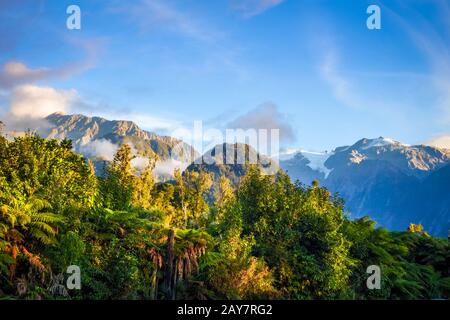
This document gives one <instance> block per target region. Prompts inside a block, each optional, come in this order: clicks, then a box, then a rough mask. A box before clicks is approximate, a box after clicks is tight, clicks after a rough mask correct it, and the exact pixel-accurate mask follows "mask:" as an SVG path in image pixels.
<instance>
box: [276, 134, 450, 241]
mask: <svg viewBox="0 0 450 320" xmlns="http://www.w3.org/2000/svg"><path fill="white" fill-rule="evenodd" d="M449 165H450V150H447V149H439V148H434V147H430V146H424V145H416V146H409V145H405V144H402V143H400V142H398V141H395V140H392V139H388V138H383V137H380V138H377V139H361V140H359V141H358V142H356V143H355V144H353V145H351V146H345V147H339V148H336V149H335V150H334V151H332V152H329V153H322V154H320V153H317V155H316V157H315V158H312V157H311V153H308V152H305V151H298V152H292V151H291V152H290V153H289V154H285V155H283V156H282V157H281V161H280V166H281V168H283V169H284V170H286V171H287V172H288V174H289V175H290V176H291V178H292V179H294V180H300V181H301V182H303V183H305V184H310V183H311V181H312V180H315V179H317V180H319V181H320V182H321V184H322V185H323V186H325V187H327V188H328V189H330V190H331V191H332V192H338V193H339V194H340V195H341V196H342V197H343V198H344V199H345V201H346V206H347V209H348V210H349V211H350V212H351V214H352V216H353V217H360V216H363V215H368V216H370V217H371V218H373V219H375V220H376V221H378V222H379V223H380V225H382V226H385V227H387V228H390V229H396V230H404V229H405V228H406V227H407V226H408V224H409V223H411V222H413V223H422V224H423V225H424V226H425V228H426V229H427V230H429V232H432V233H434V234H439V235H444V236H445V235H447V232H448V230H449V229H450V222H449V219H450V206H448V205H447V203H448V201H449V200H448V198H450V197H449V196H448V195H449V194H450V192H449V193H447V195H446V194H445V192H447V191H450V190H449V189H450V179H449V176H448V175H449V173H448V171H450V169H449V168H450V167H449Z"/></svg>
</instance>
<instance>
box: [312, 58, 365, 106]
mask: <svg viewBox="0 0 450 320" xmlns="http://www.w3.org/2000/svg"><path fill="white" fill-rule="evenodd" d="M319 68H320V73H321V75H322V77H323V79H324V80H325V81H326V82H327V83H328V85H329V86H330V88H331V90H332V91H333V95H334V97H335V98H336V99H337V100H338V101H340V102H341V103H343V104H344V105H346V106H348V107H351V108H355V109H358V108H361V106H362V101H360V100H361V99H360V98H359V97H358V96H357V95H356V94H355V93H354V92H355V90H354V88H353V87H352V84H351V81H350V80H349V79H348V78H347V77H345V76H344V75H343V74H342V73H341V72H340V70H339V69H338V56H337V54H336V53H335V52H334V51H333V50H328V52H327V54H326V55H325V57H324V58H323V61H322V63H321V65H320V67H319Z"/></svg>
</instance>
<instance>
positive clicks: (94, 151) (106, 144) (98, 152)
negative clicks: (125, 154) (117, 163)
mask: <svg viewBox="0 0 450 320" xmlns="http://www.w3.org/2000/svg"><path fill="white" fill-rule="evenodd" d="M117 149H119V146H118V145H117V144H114V143H112V142H111V141H109V140H106V139H99V140H94V141H90V142H89V143H87V144H85V145H83V146H81V147H80V148H79V150H78V152H79V153H81V154H83V155H84V156H86V157H88V158H99V159H101V160H106V161H112V160H113V159H114V155H115V154H116V152H117Z"/></svg>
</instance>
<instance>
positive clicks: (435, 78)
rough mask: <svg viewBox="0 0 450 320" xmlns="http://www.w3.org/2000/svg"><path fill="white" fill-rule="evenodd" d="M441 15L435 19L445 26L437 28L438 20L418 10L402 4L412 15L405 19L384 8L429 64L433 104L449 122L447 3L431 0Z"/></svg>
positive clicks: (440, 117)
mask: <svg viewBox="0 0 450 320" xmlns="http://www.w3.org/2000/svg"><path fill="white" fill-rule="evenodd" d="M430 3H431V4H433V5H434V6H435V7H436V9H437V12H440V14H441V16H440V17H437V18H436V20H437V21H439V20H440V22H442V24H443V26H444V28H443V29H442V30H441V29H439V28H438V26H439V23H436V22H437V21H430V20H429V18H427V17H425V16H424V15H423V14H422V13H421V12H419V11H417V10H413V9H412V8H410V7H408V6H404V7H403V8H402V10H408V12H409V16H410V17H411V16H412V17H414V18H413V19H412V18H410V19H406V18H404V17H403V15H401V14H399V13H397V12H396V11H394V10H393V9H391V8H390V7H388V6H384V7H383V10H385V11H386V12H387V14H388V15H389V16H390V17H391V18H392V19H393V20H394V21H396V22H397V24H398V25H399V26H400V27H401V28H402V29H403V30H404V31H405V32H406V34H407V35H408V36H409V38H410V39H411V40H412V42H413V44H414V45H415V46H416V47H417V48H418V49H419V50H420V51H421V52H422V53H423V54H424V56H425V58H426V59H427V60H428V62H429V65H430V74H429V79H431V84H432V85H433V86H434V89H435V92H436V95H435V97H436V101H435V103H436V105H437V107H438V108H439V110H440V111H441V114H440V115H439V116H438V117H439V121H441V122H443V123H446V124H448V123H450V23H449V21H448V15H449V14H450V7H449V5H448V3H447V2H446V1H442V0H434V1H430Z"/></svg>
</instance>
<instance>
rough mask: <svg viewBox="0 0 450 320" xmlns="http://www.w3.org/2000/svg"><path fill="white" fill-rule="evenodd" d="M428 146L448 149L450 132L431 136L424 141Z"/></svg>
mask: <svg viewBox="0 0 450 320" xmlns="http://www.w3.org/2000/svg"><path fill="white" fill-rule="evenodd" d="M424 144H425V145H428V146H433V147H437V148H445V149H450V134H443V135H439V136H436V137H433V138H432V139H430V140H429V141H427V142H425V143H424Z"/></svg>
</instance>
